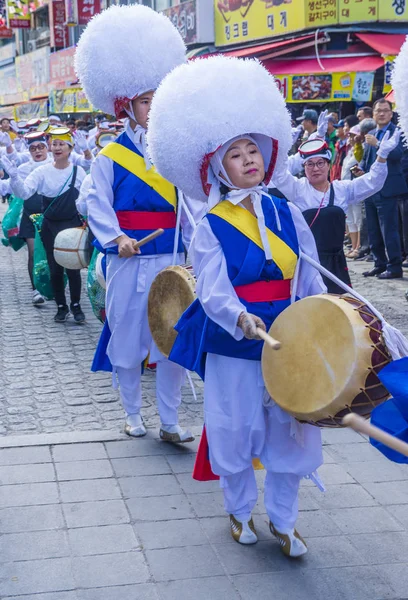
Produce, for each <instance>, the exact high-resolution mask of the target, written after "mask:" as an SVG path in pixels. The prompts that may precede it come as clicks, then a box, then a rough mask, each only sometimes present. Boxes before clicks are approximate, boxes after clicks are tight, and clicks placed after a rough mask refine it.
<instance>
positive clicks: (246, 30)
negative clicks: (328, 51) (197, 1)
mask: <svg viewBox="0 0 408 600" xmlns="http://www.w3.org/2000/svg"><path fill="white" fill-rule="evenodd" d="M299 4H301V7H299ZM214 15H215V44H216V46H227V45H229V44H238V43H242V42H248V41H250V40H257V39H262V38H270V37H272V36H277V35H283V34H285V33H290V32H293V31H298V30H301V29H304V28H305V11H304V2H303V0H215V2H214Z"/></svg>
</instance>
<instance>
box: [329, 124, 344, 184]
mask: <svg viewBox="0 0 408 600" xmlns="http://www.w3.org/2000/svg"><path fill="white" fill-rule="evenodd" d="M344 125H345V121H344V120H341V121H339V122H338V123H337V125H334V127H335V128H336V130H337V142H336V146H335V152H336V155H335V158H334V162H333V165H332V167H331V170H330V181H334V180H335V179H341V170H342V165H343V161H344V158H345V156H346V154H347V134H346V132H345V131H344Z"/></svg>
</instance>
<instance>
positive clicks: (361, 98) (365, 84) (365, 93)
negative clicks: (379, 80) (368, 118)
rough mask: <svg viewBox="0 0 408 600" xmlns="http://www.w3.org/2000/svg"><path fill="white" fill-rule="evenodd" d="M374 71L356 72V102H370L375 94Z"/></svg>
mask: <svg viewBox="0 0 408 600" xmlns="http://www.w3.org/2000/svg"><path fill="white" fill-rule="evenodd" d="M373 85H374V73H365V72H364V73H356V76H355V78H354V86H353V96H352V100H353V101H354V102H369V101H370V100H371V96H372V94H373Z"/></svg>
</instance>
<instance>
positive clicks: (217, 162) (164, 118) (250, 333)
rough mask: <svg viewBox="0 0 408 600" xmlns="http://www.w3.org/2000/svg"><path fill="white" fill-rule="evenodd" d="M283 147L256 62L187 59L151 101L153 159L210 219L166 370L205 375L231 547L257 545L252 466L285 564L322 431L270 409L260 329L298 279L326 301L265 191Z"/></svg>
mask: <svg viewBox="0 0 408 600" xmlns="http://www.w3.org/2000/svg"><path fill="white" fill-rule="evenodd" d="M217 91H219V92H220V93H218V92H217ZM170 109H171V110H170ZM290 145H291V128H290V118H289V114H288V112H287V110H286V107H285V103H284V100H283V98H282V96H281V94H280V92H279V90H278V88H277V86H276V83H275V81H274V79H273V77H272V76H271V75H270V74H269V73H268V72H267V71H266V70H265V69H264V68H263V67H262V66H261V65H260V63H258V62H257V61H254V60H246V61H241V60H239V59H235V58H234V59H229V58H225V57H215V58H209V59H201V60H197V61H194V62H193V63H190V64H188V65H183V66H180V67H178V68H177V69H175V70H174V71H173V72H172V73H171V74H170V75H168V76H167V77H166V79H165V80H164V81H163V82H162V84H161V86H160V87H159V89H158V90H157V92H156V95H155V97H154V98H153V105H152V110H151V115H150V120H149V131H148V148H149V151H150V152H151V158H152V160H153V162H154V164H155V165H156V166H157V169H158V170H159V172H160V173H161V174H162V175H163V176H164V177H167V178H171V180H172V181H173V183H174V184H175V185H177V186H178V187H179V188H180V189H182V190H183V192H184V193H185V194H187V195H188V196H192V197H195V198H196V199H197V200H201V201H202V202H203V204H204V203H205V204H207V208H208V213H207V215H206V217H205V218H204V219H203V220H202V221H201V222H200V223H199V225H198V227H197V229H196V232H195V235H194V237H193V240H192V242H191V246H190V249H189V256H190V258H191V261H192V264H193V268H194V272H195V275H196V277H197V287H196V292H197V297H198V299H197V300H196V301H195V302H194V303H193V304H192V305H191V306H190V307H189V309H187V311H186V312H185V313H184V315H183V316H182V317H181V319H180V321H179V323H178V324H177V326H176V329H177V331H178V336H177V338H176V341H175V343H174V346H173V348H172V351H171V354H170V359H171V360H174V361H176V362H178V363H179V364H182V365H183V366H185V367H186V368H189V369H192V370H196V371H197V372H198V373H199V374H200V375H201V376H202V377H205V379H204V413H205V426H206V432H207V436H208V443H209V457H210V462H211V467H212V470H213V472H214V473H215V474H216V475H219V476H220V483H221V487H222V489H223V492H224V506H225V510H226V512H227V513H229V515H230V527H231V534H232V536H233V538H234V540H236V541H237V542H239V543H242V544H253V543H255V542H256V541H257V535H256V529H255V526H254V523H253V520H252V516H251V513H252V510H253V508H254V506H255V504H256V501H257V495H258V494H257V486H256V480H255V474H254V470H253V467H252V459H253V458H260V460H261V462H262V464H263V465H264V467H265V469H266V471H267V474H266V479H265V506H266V510H267V513H268V515H269V518H270V530H271V533H272V534H273V535H274V536H276V537H277V538H278V540H279V543H280V545H281V548H282V551H283V552H284V554H285V555H287V556H290V557H298V556H301V555H302V554H304V553H305V552H306V551H307V548H306V544H305V542H304V540H303V539H302V537H301V536H300V535H299V534H298V532H297V531H296V529H295V522H296V519H297V514H298V490H299V484H300V480H301V479H302V477H305V476H309V475H311V476H313V475H312V474H313V473H314V472H315V470H316V469H317V468H318V467H319V466H320V465H321V463H322V448H321V438H320V430H319V429H318V428H317V427H313V426H310V425H301V424H300V423H298V422H296V421H295V420H294V419H293V418H292V417H290V416H289V415H288V414H286V413H285V412H283V411H282V410H281V409H280V408H279V407H278V406H277V405H276V404H275V403H274V402H273V400H272V399H271V398H270V397H269V395H268V393H267V391H266V388H265V384H264V380H263V377H262V371H261V361H260V359H261V352H262V345H263V344H262V342H261V341H260V338H259V337H258V335H257V331H256V328H257V327H260V328H261V329H263V330H265V329H268V328H269V327H270V325H271V323H272V322H273V321H274V319H275V318H276V317H277V316H278V315H279V314H280V313H281V312H282V311H283V310H284V309H285V308H286V307H287V306H288V305H289V304H290V302H291V285H292V279H293V278H294V277H295V273H296V280H297V286H296V289H294V290H292V291H293V294H296V295H297V296H298V297H303V296H307V295H311V294H318V293H322V292H325V290H326V288H325V286H324V285H323V282H322V279H321V277H320V275H319V274H318V272H317V271H315V270H314V269H312V268H311V267H309V265H308V264H307V263H306V262H305V263H302V264H301V265H300V264H298V256H299V250H300V249H302V251H303V252H304V253H306V254H308V255H311V256H312V257H315V258H317V252H316V246H315V243H314V239H313V236H312V235H311V232H310V230H309V228H308V227H307V225H306V223H305V221H304V219H303V217H302V215H301V213H300V211H299V209H297V208H296V206H294V205H293V204H292V205H291V204H288V203H287V202H286V201H285V200H281V199H279V198H275V197H271V196H269V195H268V194H267V191H266V188H265V186H267V185H268V183H269V181H270V179H271V177H272V176H273V175H274V174H275V173H278V172H279V171H280V170H281V169H282V168H284V165H285V164H286V160H287V153H288V150H289V147H290ZM288 377H290V373H288ZM316 480H317V478H316Z"/></svg>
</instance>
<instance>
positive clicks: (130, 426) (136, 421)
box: [125, 413, 147, 437]
mask: <svg viewBox="0 0 408 600" xmlns="http://www.w3.org/2000/svg"><path fill="white" fill-rule="evenodd" d="M125 433H127V434H128V435H130V436H131V437H143V436H144V435H146V433H147V432H146V427H145V426H144V423H143V419H142V416H141V415H140V413H138V414H136V415H128V416H127V417H126V422H125Z"/></svg>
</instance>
